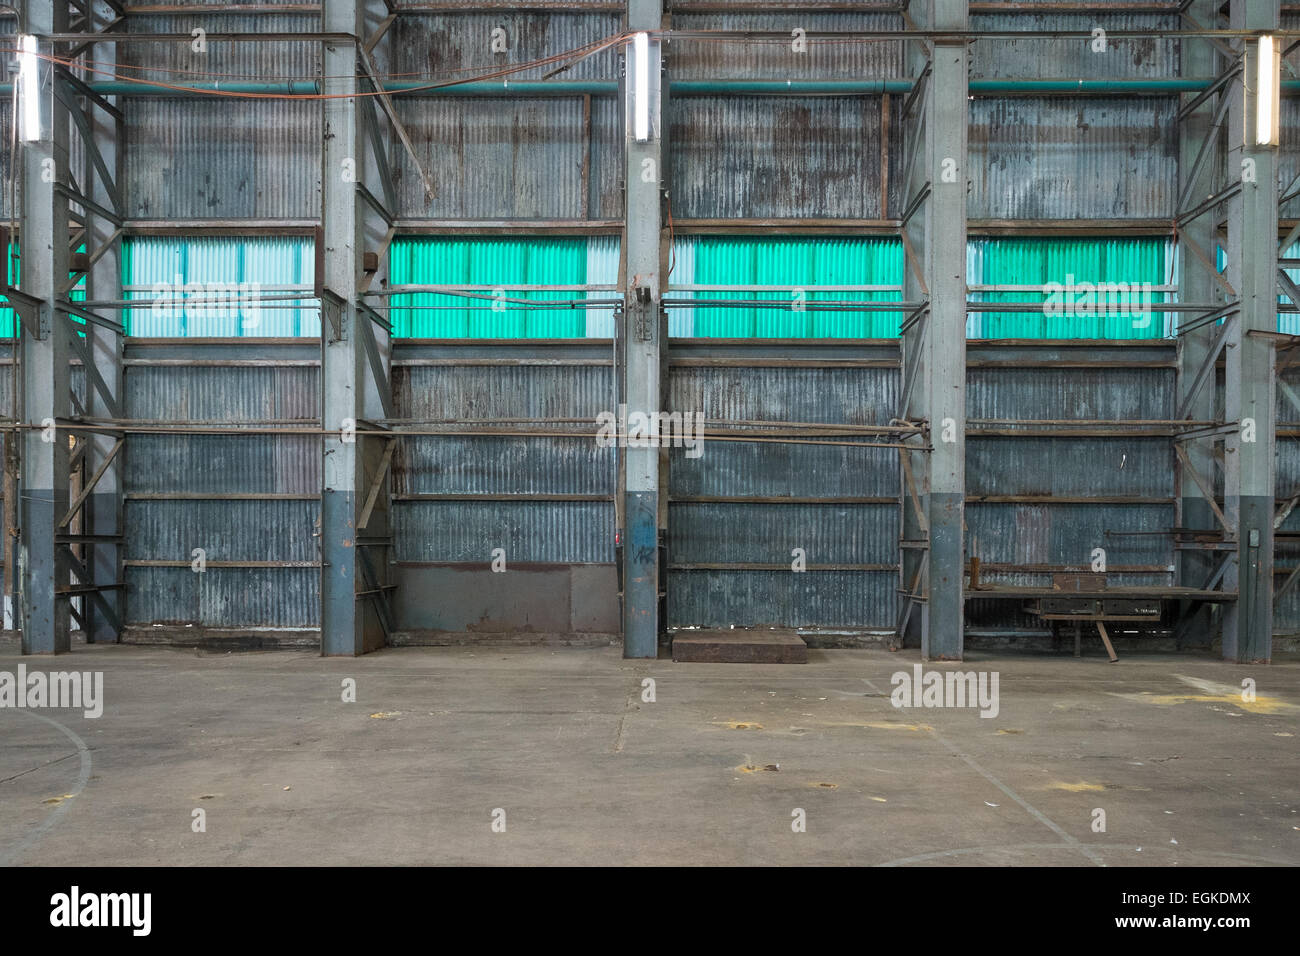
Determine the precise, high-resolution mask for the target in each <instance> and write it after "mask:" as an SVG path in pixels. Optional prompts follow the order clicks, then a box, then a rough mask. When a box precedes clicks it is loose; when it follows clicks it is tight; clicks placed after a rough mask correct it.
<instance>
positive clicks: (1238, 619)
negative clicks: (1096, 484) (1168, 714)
mask: <svg viewBox="0 0 1300 956" xmlns="http://www.w3.org/2000/svg"><path fill="white" fill-rule="evenodd" d="M1279 8H1280V4H1279V2H1278V0H1232V6H1231V13H1230V25H1231V27H1232V28H1233V29H1236V30H1259V31H1260V32H1268V31H1276V30H1277V27H1278V19H1279V13H1280V9H1279ZM1256 51H1257V45H1256V41H1255V40H1253V39H1248V40H1246V41H1244V48H1243V62H1242V66H1243V73H1242V87H1243V88H1244V94H1243V95H1238V96H1234V98H1233V101H1232V104H1231V106H1230V107H1229V111H1228V175H1229V179H1230V181H1231V180H1232V179H1235V178H1240V179H1241V181H1242V190H1241V192H1240V193H1239V194H1237V195H1236V196H1234V197H1233V198H1232V199H1231V200H1230V202H1229V207H1228V261H1227V278H1228V282H1229V283H1231V284H1232V286H1233V287H1234V288H1235V289H1236V290H1237V292H1238V294H1239V295H1240V297H1241V319H1240V321H1239V322H1237V323H1236V324H1235V326H1234V327H1233V329H1232V330H1231V331H1230V332H1229V337H1228V340H1227V347H1226V349H1225V366H1226V375H1225V379H1224V382H1225V387H1226V390H1225V394H1224V413H1225V416H1226V419H1227V421H1229V422H1237V423H1240V425H1241V429H1240V431H1238V432H1234V433H1232V434H1230V435H1229V436H1227V440H1226V442H1225V449H1224V451H1225V463H1226V468H1225V473H1224V514H1225V515H1226V516H1227V518H1228V524H1229V527H1231V528H1235V529H1236V533H1237V562H1236V564H1235V566H1233V567H1231V568H1229V569H1228V572H1227V575H1226V577H1225V582H1224V586H1225V587H1226V588H1228V589H1230V590H1232V589H1235V590H1236V591H1237V594H1238V598H1237V603H1236V604H1235V605H1231V606H1229V608H1228V610H1227V611H1226V612H1225V614H1224V622H1223V656H1224V658H1226V659H1227V660H1233V661H1238V662H1248V661H1267V660H1269V659H1270V658H1271V657H1272V644H1273V508H1274V501H1273V498H1274V484H1275V475H1274V447H1275V444H1276V433H1275V429H1276V423H1275V417H1276V415H1275V402H1276V397H1275V370H1274V361H1275V356H1274V345H1273V342H1272V340H1271V339H1270V338H1269V337H1268V334H1271V333H1274V332H1276V331H1277V243H1278V222H1277V220H1278V214H1277V198H1278V192H1277V147H1271V146H1260V145H1257V143H1256V137H1255V108H1256V100H1257V98H1258V96H1259V93H1260V91H1259V90H1258V89H1257V83H1256V62H1257V57H1256ZM1258 332H1262V333H1268V334H1265V335H1257V334H1252V333H1258Z"/></svg>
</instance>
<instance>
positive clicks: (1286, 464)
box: [1273, 365, 1300, 633]
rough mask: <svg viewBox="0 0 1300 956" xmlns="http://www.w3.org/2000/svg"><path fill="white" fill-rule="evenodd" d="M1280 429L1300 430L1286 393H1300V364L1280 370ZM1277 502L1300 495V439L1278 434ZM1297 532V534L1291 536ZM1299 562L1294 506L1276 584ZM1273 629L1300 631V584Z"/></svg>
mask: <svg viewBox="0 0 1300 956" xmlns="http://www.w3.org/2000/svg"><path fill="white" fill-rule="evenodd" d="M1277 377H1278V395H1277V429H1278V431H1279V432H1282V431H1296V430H1300V409H1297V408H1296V406H1295V405H1294V404H1293V402H1292V400H1291V399H1290V398H1289V397H1288V396H1287V395H1286V394H1285V390H1286V389H1290V390H1291V392H1292V394H1298V395H1300V367H1296V366H1294V365H1288V366H1283V367H1281V368H1279V369H1278V372H1277ZM1275 494H1276V495H1277V498H1278V505H1279V507H1281V504H1282V502H1284V501H1289V500H1290V499H1291V497H1292V496H1293V495H1296V494H1300V438H1295V437H1291V436H1283V435H1279V436H1278V439H1277V488H1276V491H1275ZM1291 535H1297V537H1294V538H1293V537H1290V536H1291ZM1297 565H1300V508H1297V509H1293V510H1292V512H1291V514H1290V515H1288V516H1287V519H1286V521H1284V522H1283V523H1282V525H1281V526H1280V527H1279V528H1278V529H1277V531H1276V537H1275V538H1274V541H1273V573H1274V577H1273V586H1274V588H1280V587H1281V586H1282V584H1283V582H1285V581H1286V578H1287V575H1288V574H1290V572H1291V571H1292V569H1294V568H1295V567H1296V566H1297ZM1273 629H1274V630H1275V631H1278V632H1281V633H1295V632H1297V631H1300V587H1296V586H1295V585H1292V587H1291V590H1289V591H1288V592H1287V593H1286V594H1284V595H1283V596H1282V598H1281V599H1280V600H1278V601H1277V603H1276V605H1275V607H1274V609H1273Z"/></svg>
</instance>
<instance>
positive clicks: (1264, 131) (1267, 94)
mask: <svg viewBox="0 0 1300 956" xmlns="http://www.w3.org/2000/svg"><path fill="white" fill-rule="evenodd" d="M1258 43H1259V46H1258V48H1257V49H1256V51H1255V145H1256V146H1276V145H1278V141H1279V135H1278V126H1279V122H1278V103H1279V101H1280V100H1281V98H1282V49H1281V47H1280V46H1279V45H1278V43H1277V40H1276V39H1275V38H1274V37H1260V38H1259V41H1258Z"/></svg>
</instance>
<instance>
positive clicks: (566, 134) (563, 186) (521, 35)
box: [385, 9, 623, 219]
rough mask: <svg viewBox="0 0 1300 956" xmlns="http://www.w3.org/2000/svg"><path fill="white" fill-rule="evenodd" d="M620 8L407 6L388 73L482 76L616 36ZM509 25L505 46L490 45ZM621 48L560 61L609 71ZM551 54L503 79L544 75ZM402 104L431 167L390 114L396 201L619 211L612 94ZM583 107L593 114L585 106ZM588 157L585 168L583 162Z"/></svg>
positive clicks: (413, 208)
mask: <svg viewBox="0 0 1300 956" xmlns="http://www.w3.org/2000/svg"><path fill="white" fill-rule="evenodd" d="M621 22H622V18H621V16H619V15H611V14H593V13H561V12H550V13H537V12H531V13H530V12H520V11H518V10H509V11H506V10H503V11H501V12H496V13H484V12H482V11H478V10H469V9H467V10H466V11H465V12H456V13H453V14H447V15H441V14H437V15H424V14H421V15H414V14H412V15H409V16H401V17H399V18H398V19H397V21H396V22H395V23H394V25H393V27H392V37H391V41H390V44H389V49H390V64H391V65H390V67H389V69H390V70H391V72H392V73H394V74H396V75H398V76H399V77H400V78H401V79H403V80H406V81H410V82H420V81H424V80H428V81H429V82H436V81H440V80H451V79H463V78H467V77H475V76H482V75H486V74H488V73H491V72H493V71H496V70H500V69H503V68H506V67H508V66H513V65H515V64H518V63H523V62H532V61H534V60H538V59H543V58H546V57H551V56H555V55H557V54H562V53H565V52H567V51H569V50H573V49H576V48H579V47H583V46H586V45H588V44H591V43H593V42H596V41H599V40H602V39H605V38H607V37H610V36H612V35H616V34H617V33H618V32H619V30H620V29H621V26H620V24H621ZM497 29H504V30H505V43H506V49H507V52H504V53H498V52H493V50H492V42H493V31H494V30H497ZM619 63H620V55H619V51H618V49H617V48H610V49H607V50H603V51H601V52H599V53H595V54H592V55H590V56H587V57H585V58H583V59H581V60H578V61H577V62H575V63H573V65H572V66H571V67H570V68H569V69H567V70H565V71H564V74H563V76H562V78H563V79H566V80H587V79H601V80H614V79H617V78H618V74H619ZM558 65H559V64H558V63H557V62H553V63H550V64H547V65H540V66H537V67H534V68H530V69H528V70H524V71H521V72H519V73H512V74H510V76H509V77H508V78H507V79H510V80H527V79H533V80H536V79H540V78H541V77H542V75H543V74H545V73H547V72H550V71H552V70H554V69H555V68H556V66H558ZM395 103H396V106H397V111H398V114H399V116H401V118H402V122H403V123H404V124H405V125H406V127H407V131H408V133H409V134H410V137H411V139H412V141H413V142H414V143H415V147H416V151H417V154H418V155H419V157H420V162H421V164H422V165H423V166H424V168H425V169H426V171H428V172H429V174H430V175H431V177H432V179H433V181H434V184H435V186H436V188H437V196H436V198H434V199H433V200H432V201H428V200H426V197H425V195H424V187H423V184H422V183H421V181H420V177H419V176H418V175H416V172H415V169H414V167H413V166H412V164H411V162H410V160H409V158H408V157H407V155H406V152H405V150H404V149H403V147H402V145H401V143H400V142H399V141H398V139H397V137H396V136H395V135H393V134H392V132H391V130H389V129H388V128H387V124H385V136H386V137H387V138H388V141H389V150H390V156H391V157H392V163H393V175H394V178H395V179H396V181H397V184H398V195H399V202H398V205H399V209H400V210H401V215H403V216H408V217H418V216H429V217H432V218H435V219H501V218H508V219H579V218H583V217H584V216H590V217H592V218H599V217H601V216H609V217H612V216H615V215H617V214H618V204H619V202H620V195H619V192H618V183H619V181H620V180H621V174H620V173H619V172H618V170H619V168H620V165H621V150H622V143H623V141H622V125H621V120H620V118H619V112H618V104H617V101H616V99H615V98H613V97H592V98H591V99H590V101H589V103H587V104H586V105H584V99H583V98H582V97H572V98H563V99H552V98H549V97H548V98H534V99H519V100H516V99H497V98H491V99H465V98H461V97H438V96H423V95H419V96H403V97H400V98H398V99H397V100H396V101H395ZM584 111H588V112H584ZM584 166H586V167H587V175H586V177H585V178H584V175H583V168H584Z"/></svg>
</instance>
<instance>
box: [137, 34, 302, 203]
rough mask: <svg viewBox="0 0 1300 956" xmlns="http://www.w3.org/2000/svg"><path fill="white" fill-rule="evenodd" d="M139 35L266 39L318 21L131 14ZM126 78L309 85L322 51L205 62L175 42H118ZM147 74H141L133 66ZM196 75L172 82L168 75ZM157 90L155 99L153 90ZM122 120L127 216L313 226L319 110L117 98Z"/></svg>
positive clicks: (275, 102) (268, 51)
mask: <svg viewBox="0 0 1300 956" xmlns="http://www.w3.org/2000/svg"><path fill="white" fill-rule="evenodd" d="M128 23H129V28H130V30H131V31H132V32H135V33H180V34H188V33H190V31H191V30H192V29H194V28H196V27H201V28H202V29H204V30H207V31H208V33H210V34H219V33H263V34H266V35H267V36H268V37H272V36H275V35H283V34H288V33H309V32H314V31H318V30H319V29H320V17H319V14H316V13H312V14H284V15H265V14H248V13H245V14H220V13H215V12H213V13H207V12H203V11H201V10H200V11H197V12H196V13H195V14H192V15H148V16H140V17H132V18H130V20H129V21H128ZM118 51H119V52H118V56H119V57H120V58H121V60H122V63H123V66H124V67H125V69H123V70H121V72H122V73H123V74H124V75H127V76H135V77H141V78H144V79H148V80H151V81H155V82H163V83H173V84H177V85H186V84H187V83H189V82H206V81H210V80H212V79H213V77H211V76H209V75H204V74H213V73H218V74H228V75H229V76H228V77H227V78H230V79H232V80H234V81H236V82H239V81H246V82H253V81H262V80H271V79H278V78H284V79H286V80H290V79H292V80H305V79H311V78H313V77H315V76H316V75H318V74H319V72H320V43H318V42H307V41H288V40H283V41H277V40H268V42H264V43H222V42H220V41H219V40H210V41H209V42H208V50H207V52H206V53H197V52H194V51H193V50H192V49H191V47H190V44H188V43H180V42H171V41H169V42H165V43H163V42H159V43H151V42H142V43H124V44H121V45H120V46H119V47H118ZM135 67H139V68H142V69H143V72H141V71H140V70H137V69H132V68H135ZM177 70H181V71H194V72H192V73H175V72H166V71H177ZM150 92H156V91H150ZM122 102H123V112H124V113H125V114H126V124H125V125H126V144H125V152H126V182H125V186H124V189H125V193H126V197H127V210H128V215H130V216H132V217H136V218H141V219H168V218H176V219H223V218H289V219H304V218H313V217H315V216H317V215H319V212H320V199H319V188H320V172H319V167H320V119H319V114H320V103H319V102H317V101H314V100H280V99H250V98H246V97H238V98H235V97H225V96H211V95H209V96H202V97H193V96H191V97H175V98H158V97H155V96H148V97H136V98H126V97H124V98H123V99H122Z"/></svg>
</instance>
